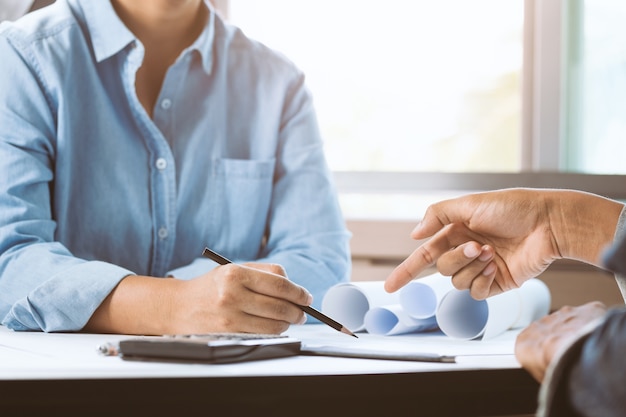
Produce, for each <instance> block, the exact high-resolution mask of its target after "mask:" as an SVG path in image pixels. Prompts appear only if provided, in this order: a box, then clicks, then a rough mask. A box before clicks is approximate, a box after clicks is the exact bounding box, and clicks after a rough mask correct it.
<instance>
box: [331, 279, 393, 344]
mask: <svg viewBox="0 0 626 417" xmlns="http://www.w3.org/2000/svg"><path fill="white" fill-rule="evenodd" d="M384 284H385V283H384V281H354V282H350V283H343V284H337V285H335V286H333V287H331V288H330V289H329V290H328V291H327V292H326V295H324V299H323V300H322V313H324V314H326V315H328V316H330V317H332V318H333V319H334V320H336V321H338V322H339V323H341V324H343V325H344V326H346V327H347V328H348V329H350V330H352V331H353V332H358V331H362V330H365V314H366V313H367V312H368V311H369V310H370V309H371V308H374V307H380V306H385V305H391V304H398V298H399V296H398V292H395V293H391V294H390V293H388V292H387V291H385V289H384Z"/></svg>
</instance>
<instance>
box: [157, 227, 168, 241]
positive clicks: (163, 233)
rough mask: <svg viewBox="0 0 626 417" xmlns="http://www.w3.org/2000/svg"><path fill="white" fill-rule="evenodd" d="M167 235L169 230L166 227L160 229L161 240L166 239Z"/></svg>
mask: <svg viewBox="0 0 626 417" xmlns="http://www.w3.org/2000/svg"><path fill="white" fill-rule="evenodd" d="M167 234H168V233H167V229H166V228H165V227H162V228H160V229H159V239H165V238H166V237H167Z"/></svg>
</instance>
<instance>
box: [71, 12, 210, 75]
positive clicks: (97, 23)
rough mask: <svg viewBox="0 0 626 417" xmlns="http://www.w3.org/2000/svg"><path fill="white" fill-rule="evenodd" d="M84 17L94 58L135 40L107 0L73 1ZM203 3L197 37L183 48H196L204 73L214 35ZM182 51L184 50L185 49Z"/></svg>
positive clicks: (99, 58)
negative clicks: (202, 24) (203, 19)
mask: <svg viewBox="0 0 626 417" xmlns="http://www.w3.org/2000/svg"><path fill="white" fill-rule="evenodd" d="M77 2H78V4H79V5H80V7H81V9H82V10H83V13H84V16H85V23H86V25H87V28H88V30H89V33H90V35H91V42H92V45H93V49H94V53H95V56H96V60H97V61H98V62H101V61H103V60H105V59H107V58H110V57H111V56H113V55H115V54H117V53H118V52H120V51H121V50H123V49H124V48H125V47H126V46H128V45H129V44H132V43H134V42H135V41H137V38H136V37H135V35H133V33H132V32H131V31H130V30H128V28H127V27H126V26H125V25H124V23H123V22H122V21H121V20H120V18H119V17H118V16H117V14H116V13H115V10H114V9H113V5H111V2H110V0H106V1H96V0H77ZM205 5H206V7H207V8H208V9H209V17H208V18H207V23H206V26H205V28H204V30H203V31H202V33H201V34H200V36H198V38H197V39H196V40H195V41H194V43H193V44H191V45H190V46H189V47H188V48H187V51H196V52H197V53H198V54H199V55H200V57H201V59H202V67H203V68H204V71H205V72H206V73H207V74H208V73H210V72H211V66H212V65H213V54H212V48H213V40H214V38H215V15H216V13H215V10H214V9H213V7H212V6H211V4H210V3H209V1H208V0H205ZM187 51H185V52H187Z"/></svg>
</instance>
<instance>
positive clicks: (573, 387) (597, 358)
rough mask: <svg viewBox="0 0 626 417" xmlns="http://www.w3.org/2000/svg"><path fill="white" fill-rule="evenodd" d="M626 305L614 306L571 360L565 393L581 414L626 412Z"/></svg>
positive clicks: (609, 416) (609, 415)
mask: <svg viewBox="0 0 626 417" xmlns="http://www.w3.org/2000/svg"><path fill="white" fill-rule="evenodd" d="M625 354H626V309H624V308H620V309H613V310H611V311H609V312H608V313H607V316H606V319H605V321H604V322H603V323H602V324H601V325H600V326H598V327H597V328H596V329H595V330H594V331H593V332H591V334H590V335H589V337H588V338H587V339H586V340H585V342H584V343H583V345H582V346H581V351H580V356H579V357H578V359H577V360H575V361H574V362H573V363H572V366H571V368H570V373H569V382H568V388H567V396H568V397H569V398H568V399H569V403H570V405H571V407H572V408H573V409H574V410H576V412H578V414H580V415H581V416H603V417H612V416H624V415H625V413H626V358H625Z"/></svg>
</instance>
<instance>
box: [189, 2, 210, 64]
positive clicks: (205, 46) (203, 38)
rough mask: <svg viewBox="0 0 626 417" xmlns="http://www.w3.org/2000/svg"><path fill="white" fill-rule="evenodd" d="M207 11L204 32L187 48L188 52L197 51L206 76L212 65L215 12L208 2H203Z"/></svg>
mask: <svg viewBox="0 0 626 417" xmlns="http://www.w3.org/2000/svg"><path fill="white" fill-rule="evenodd" d="M204 3H205V4H206V7H207V8H208V9H209V17H208V18H207V22H206V26H205V27H204V30H203V31H202V33H201V34H200V36H198V38H197V39H196V40H195V41H194V43H192V44H191V46H189V48H188V50H190V51H197V53H198V54H200V57H201V58H202V67H203V68H204V72H206V73H207V74H209V73H211V66H212V65H213V42H214V40H215V15H216V12H215V10H214V9H213V6H212V5H211V4H210V3H209V1H208V0H205V2H204Z"/></svg>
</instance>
